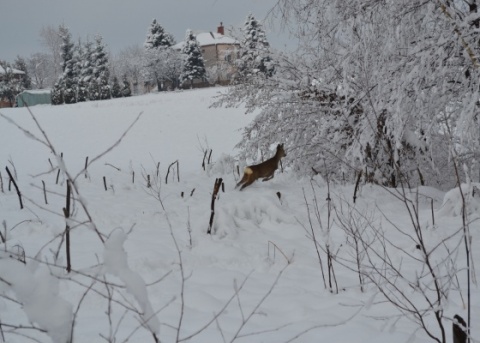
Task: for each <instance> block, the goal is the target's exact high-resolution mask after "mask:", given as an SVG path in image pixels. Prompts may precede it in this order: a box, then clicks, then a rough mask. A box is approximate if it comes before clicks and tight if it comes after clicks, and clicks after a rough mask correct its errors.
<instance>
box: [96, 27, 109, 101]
mask: <svg viewBox="0 0 480 343" xmlns="http://www.w3.org/2000/svg"><path fill="white" fill-rule="evenodd" d="M95 43H96V44H95V49H94V53H93V61H92V63H93V77H94V78H95V81H96V82H97V85H98V87H99V99H101V100H104V99H110V98H111V91H110V85H109V84H108V80H109V78H110V70H109V64H108V55H107V52H106V47H105V45H104V44H103V41H102V36H100V35H97V36H96V37H95Z"/></svg>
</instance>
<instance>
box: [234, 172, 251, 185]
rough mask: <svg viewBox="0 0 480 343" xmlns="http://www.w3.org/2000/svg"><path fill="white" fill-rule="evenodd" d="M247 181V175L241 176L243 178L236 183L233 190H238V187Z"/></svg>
mask: <svg viewBox="0 0 480 343" xmlns="http://www.w3.org/2000/svg"><path fill="white" fill-rule="evenodd" d="M247 180H248V175H247V174H243V177H242V179H241V180H240V181H239V182H238V183H237V185H236V186H235V188H238V187H240V186H241V185H242V184H243V183H245V181H247Z"/></svg>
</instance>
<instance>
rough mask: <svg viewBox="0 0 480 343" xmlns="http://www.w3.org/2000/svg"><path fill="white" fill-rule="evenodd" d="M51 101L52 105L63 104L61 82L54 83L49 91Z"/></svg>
mask: <svg viewBox="0 0 480 343" xmlns="http://www.w3.org/2000/svg"><path fill="white" fill-rule="evenodd" d="M51 99H52V105H61V104H63V102H64V101H63V87H62V86H61V82H60V80H59V82H56V83H55V84H54V85H53V88H52V91H51Z"/></svg>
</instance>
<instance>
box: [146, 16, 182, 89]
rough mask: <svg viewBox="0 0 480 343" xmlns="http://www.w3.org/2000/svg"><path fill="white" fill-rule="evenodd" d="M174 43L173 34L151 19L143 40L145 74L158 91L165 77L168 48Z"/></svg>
mask: <svg viewBox="0 0 480 343" xmlns="http://www.w3.org/2000/svg"><path fill="white" fill-rule="evenodd" d="M174 44H175V40H174V39H173V36H172V35H171V34H170V33H168V32H166V31H165V29H164V28H163V27H162V26H161V25H160V24H159V23H158V22H157V20H156V19H154V20H153V22H152V24H151V25H150V28H149V30H148V32H147V39H146V41H145V44H144V47H145V74H146V76H147V78H148V79H149V80H150V83H152V84H153V83H156V85H157V89H158V91H161V90H162V88H163V83H164V81H165V79H166V78H167V77H166V75H165V74H166V71H165V69H166V68H165V63H166V62H167V61H166V60H167V59H168V57H169V54H168V53H169V50H171V46H173V45H174Z"/></svg>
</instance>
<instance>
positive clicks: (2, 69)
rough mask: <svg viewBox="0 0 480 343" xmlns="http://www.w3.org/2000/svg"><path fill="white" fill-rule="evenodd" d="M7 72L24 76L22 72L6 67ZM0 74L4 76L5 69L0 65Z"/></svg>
mask: <svg viewBox="0 0 480 343" xmlns="http://www.w3.org/2000/svg"><path fill="white" fill-rule="evenodd" d="M7 70H8V71H9V72H11V73H13V74H25V73H24V72H23V71H21V70H18V69H14V68H10V67H7ZM0 74H6V71H5V68H3V67H2V66H1V65H0Z"/></svg>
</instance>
